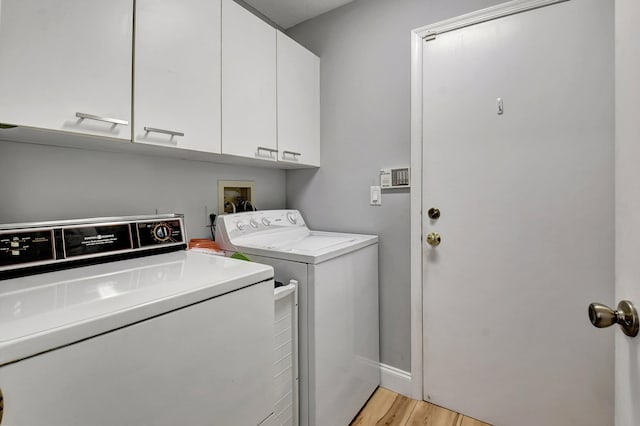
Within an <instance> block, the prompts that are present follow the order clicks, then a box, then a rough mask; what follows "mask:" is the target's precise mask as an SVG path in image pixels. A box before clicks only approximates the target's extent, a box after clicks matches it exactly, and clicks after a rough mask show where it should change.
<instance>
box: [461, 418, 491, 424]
mask: <svg viewBox="0 0 640 426" xmlns="http://www.w3.org/2000/svg"><path fill="white" fill-rule="evenodd" d="M460 426H491V425H490V424H489V423H485V422H481V421H480V420H476V419H472V418H471V417H467V416H463V418H462V423H461V424H460Z"/></svg>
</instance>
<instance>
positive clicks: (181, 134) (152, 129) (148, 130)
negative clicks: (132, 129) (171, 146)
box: [144, 127, 184, 136]
mask: <svg viewBox="0 0 640 426" xmlns="http://www.w3.org/2000/svg"><path fill="white" fill-rule="evenodd" d="M144 131H145V132H147V133H148V132H153V133H162V134H164V135H171V136H184V133H182V132H174V131H173V130H163V129H156V128H154V127H145V128H144Z"/></svg>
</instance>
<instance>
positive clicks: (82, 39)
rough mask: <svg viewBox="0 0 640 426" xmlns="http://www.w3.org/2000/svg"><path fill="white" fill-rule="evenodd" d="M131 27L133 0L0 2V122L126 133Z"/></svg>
mask: <svg viewBox="0 0 640 426" xmlns="http://www.w3.org/2000/svg"><path fill="white" fill-rule="evenodd" d="M132 33H133V0H109V1H104V0H82V1H79V0H46V1H42V0H2V1H0V93H1V94H2V97H1V98H0V122H1V123H7V124H16V125H21V126H28V127H36V128H43V129H53V130H62V131H67V132H77V133H85V134H91V135H99V136H106V137H109V138H116V139H126V140H131V129H130V127H129V122H130V120H131V61H132V55H131V50H132ZM79 116H80V117H79ZM81 117H85V118H81ZM101 120H102V121H101Z"/></svg>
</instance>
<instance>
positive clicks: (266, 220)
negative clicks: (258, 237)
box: [262, 217, 271, 226]
mask: <svg viewBox="0 0 640 426" xmlns="http://www.w3.org/2000/svg"><path fill="white" fill-rule="evenodd" d="M262 224H263V225H264V226H269V225H271V221H270V220H269V219H267V218H266V217H263V218H262Z"/></svg>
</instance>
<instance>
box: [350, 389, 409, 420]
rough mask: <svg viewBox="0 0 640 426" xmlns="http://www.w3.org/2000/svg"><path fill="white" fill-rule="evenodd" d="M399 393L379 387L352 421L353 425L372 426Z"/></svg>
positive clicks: (382, 415) (387, 409)
mask: <svg viewBox="0 0 640 426" xmlns="http://www.w3.org/2000/svg"><path fill="white" fill-rule="evenodd" d="M397 395H398V394H397V393H395V392H392V391H390V390H388V389H385V388H382V387H380V388H378V389H377V390H376V391H375V392H374V394H373V395H372V396H371V398H369V402H367V405H365V406H364V408H363V409H362V410H361V411H360V413H358V415H357V416H356V418H355V419H354V420H353V422H351V426H372V425H375V424H376V423H377V422H378V420H380V419H381V418H383V417H384V415H385V414H386V413H387V411H389V409H390V408H391V406H392V405H393V402H394V401H395V399H396V396H397Z"/></svg>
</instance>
